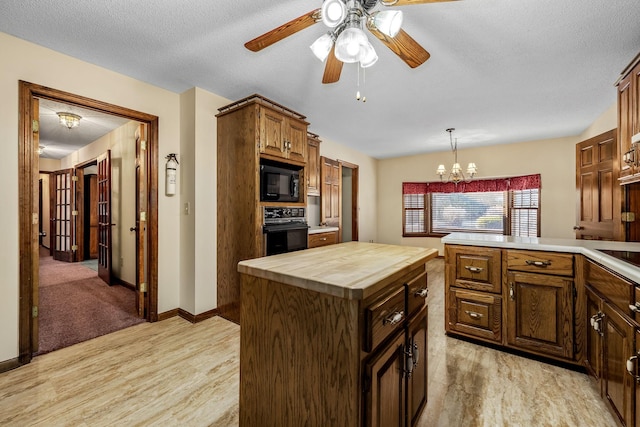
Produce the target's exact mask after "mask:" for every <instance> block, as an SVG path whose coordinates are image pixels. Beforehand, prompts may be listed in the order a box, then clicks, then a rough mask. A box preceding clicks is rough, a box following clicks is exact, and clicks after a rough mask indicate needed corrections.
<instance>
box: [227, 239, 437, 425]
mask: <svg viewBox="0 0 640 427" xmlns="http://www.w3.org/2000/svg"><path fill="white" fill-rule="evenodd" d="M436 256H437V250H435V249H425V248H415V247H405V246H392V245H383V244H375V243H360V242H349V243H341V244H337V245H331V246H325V247H321V248H315V249H307V250H304V251H298V252H292V253H287V254H281V255H275V256H270V257H264V258H258V259H254V260H248V261H242V262H240V263H239V264H238V271H239V272H240V273H241V301H242V303H241V309H240V326H241V327H240V426H241V427H249V426H258V425H259V426H278V427H281V426H345V427H353V426H360V425H366V426H385V427H387V426H411V425H413V423H414V422H415V421H416V420H417V419H418V416H419V414H420V412H421V411H422V409H423V408H424V405H425V403H426V399H427V360H426V356H427V306H426V296H427V275H426V271H425V263H426V262H427V261H428V260H430V259H432V258H434V257H436Z"/></svg>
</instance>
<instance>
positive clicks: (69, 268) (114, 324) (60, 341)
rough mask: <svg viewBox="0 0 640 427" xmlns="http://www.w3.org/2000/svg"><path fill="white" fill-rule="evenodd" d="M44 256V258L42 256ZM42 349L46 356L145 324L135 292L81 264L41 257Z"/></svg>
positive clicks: (39, 316)
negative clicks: (137, 307) (102, 277)
mask: <svg viewBox="0 0 640 427" xmlns="http://www.w3.org/2000/svg"><path fill="white" fill-rule="evenodd" d="M41 255H44V254H42V253H41ZM39 293H40V297H39V298H40V301H39V309H38V318H39V325H38V326H39V343H38V345H39V349H38V353H37V354H44V353H48V352H50V351H54V350H57V349H60V348H63V347H68V346H70V345H73V344H77V343H79V342H82V341H87V340H89V339H91V338H95V337H98V336H100V335H105V334H108V333H111V332H115V331H117V330H120V329H124V328H127V327H129V326H133V325H136V324H138V323H142V322H144V321H145V320H144V319H140V318H138V317H137V315H136V311H135V301H136V297H135V292H134V291H133V290H131V289H128V288H126V287H124V286H120V285H113V286H109V285H107V284H106V283H104V282H103V281H102V279H100V278H99V277H98V273H97V272H96V271H94V270H92V269H91V268H88V267H86V266H84V265H82V264H80V263H67V262H62V261H55V260H53V258H52V257H50V256H41V257H40V287H39Z"/></svg>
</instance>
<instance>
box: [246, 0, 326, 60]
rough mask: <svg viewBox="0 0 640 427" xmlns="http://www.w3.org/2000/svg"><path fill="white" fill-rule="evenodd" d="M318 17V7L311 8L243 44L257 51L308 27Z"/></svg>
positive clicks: (318, 19) (317, 19) (318, 18)
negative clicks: (305, 12)
mask: <svg viewBox="0 0 640 427" xmlns="http://www.w3.org/2000/svg"><path fill="white" fill-rule="evenodd" d="M320 19H321V18H320V9H316V10H312V11H311V12H309V13H307V14H305V15H302V16H300V17H298V18H296V19H292V20H291V21H289V22H287V23H286V24H282V25H280V26H279V27H278V28H274V29H273V30H271V31H269V32H267V33H264V34H263V35H261V36H258V37H256V38H255V39H253V40H251V41H248V42H246V43H245V44H244V47H246V48H247V49H249V50H251V51H253V52H258V51H259V50H262V49H264V48H265V47H268V46H271V45H272V44H274V43H276V42H279V41H280V40H282V39H284V38H286V37H289V36H290V35H292V34H295V33H297V32H298V31H300V30H304V29H305V28H307V27H310V26H311V25H313V24H315V23H316V22H318V21H320Z"/></svg>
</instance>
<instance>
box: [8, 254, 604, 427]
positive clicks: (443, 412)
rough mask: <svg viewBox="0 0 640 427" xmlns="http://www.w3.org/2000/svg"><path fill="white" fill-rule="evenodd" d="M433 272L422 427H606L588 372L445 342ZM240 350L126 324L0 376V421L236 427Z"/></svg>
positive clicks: (187, 327) (180, 330)
mask: <svg viewBox="0 0 640 427" xmlns="http://www.w3.org/2000/svg"><path fill="white" fill-rule="evenodd" d="M443 265H444V262H443V260H442V259H436V260H433V261H430V262H429V265H428V268H429V288H430V289H429V300H428V301H429V402H428V404H427V408H426V410H425V411H424V412H423V415H422V417H421V418H420V421H419V423H418V425H419V426H420V427H430V426H443V427H445V426H447V427H448V426H491V427H493V426H554V427H555V426H615V425H616V424H615V421H614V419H613V418H612V417H611V415H610V413H609V411H608V410H607V409H606V407H605V404H604V403H603V401H602V400H601V399H600V397H599V395H598V392H597V389H596V387H595V385H594V383H593V381H592V380H591V379H590V378H589V377H587V376H586V375H584V374H581V373H578V372H574V371H571V370H567V369H563V368H560V367H556V366H553V365H549V364H545V363H541V362H537V361H534V360H531V359H527V358H524V357H520V356H516V355H512V354H509V353H505V352H500V351H497V350H493V349H489V348H485V347H482V346H479V345H476V344H472V343H468V342H465V341H461V340H457V339H455V338H449V337H446V336H445V335H444V314H443V303H444V296H443V292H444V291H443V287H444V286H443ZM239 351H240V329H239V327H238V326H237V325H235V324H233V323H231V322H228V321H226V320H224V319H222V318H219V317H215V318H212V319H209V320H206V321H204V322H201V323H198V324H195V325H193V324H190V323H189V322H187V321H185V320H182V319H180V318H177V317H176V318H172V319H169V320H165V321H163V322H158V323H145V324H141V325H137V326H133V327H131V328H128V329H125V330H122V331H118V332H115V333H113V334H110V335H107V336H104V337H99V338H96V339H93V340H91V341H87V342H84V343H81V344H78V345H75V346H73V347H68V348H66V349H62V350H58V351H55V352H52V353H49V354H46V355H43V356H39V357H36V358H35V359H34V360H33V362H32V363H30V364H29V365H26V366H23V367H20V368H18V369H15V370H13V371H9V372H6V373H3V374H0V425H2V426H5V425H7V426H66V425H68V426H147V425H158V426H237V425H238V389H239V388H238V387H239V372H238V369H239ZM265 398H268V396H265ZM323 427H324V426H323Z"/></svg>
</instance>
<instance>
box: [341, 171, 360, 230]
mask: <svg viewBox="0 0 640 427" xmlns="http://www.w3.org/2000/svg"><path fill="white" fill-rule="evenodd" d="M340 165H341V173H342V188H341V191H342V194H341V200H342V207H341V208H342V212H341V215H342V242H351V241H354V242H356V241H358V176H359V167H358V165H356V164H354V163H349V162H345V161H344V160H340Z"/></svg>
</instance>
